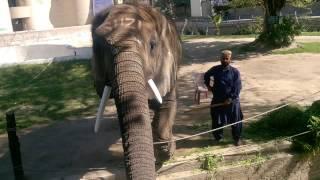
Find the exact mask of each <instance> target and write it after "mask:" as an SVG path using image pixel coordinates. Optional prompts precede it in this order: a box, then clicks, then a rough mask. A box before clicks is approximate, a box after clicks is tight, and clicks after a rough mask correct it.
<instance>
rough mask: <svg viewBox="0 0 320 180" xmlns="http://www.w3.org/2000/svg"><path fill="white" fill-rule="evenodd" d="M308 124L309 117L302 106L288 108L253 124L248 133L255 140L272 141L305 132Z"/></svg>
mask: <svg viewBox="0 0 320 180" xmlns="http://www.w3.org/2000/svg"><path fill="white" fill-rule="evenodd" d="M307 123H308V116H306V115H305V113H304V109H303V108H302V107H301V106H298V105H297V106H287V107H284V108H282V109H279V110H277V111H274V112H272V113H270V114H268V115H267V116H265V117H263V118H262V119H261V120H259V121H256V122H254V123H251V124H250V126H249V127H248V128H247V129H246V131H247V133H248V135H249V137H251V138H253V139H256V140H270V139H274V138H277V137H281V136H289V135H292V134H295V133H300V132H302V131H305V130H306V129H307Z"/></svg>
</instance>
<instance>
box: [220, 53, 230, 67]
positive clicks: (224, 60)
mask: <svg viewBox="0 0 320 180" xmlns="http://www.w3.org/2000/svg"><path fill="white" fill-rule="evenodd" d="M220 62H221V64H222V65H223V66H228V65H229V64H230V63H231V55H227V54H223V55H221V59H220Z"/></svg>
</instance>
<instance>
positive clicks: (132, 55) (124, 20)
mask: <svg viewBox="0 0 320 180" xmlns="http://www.w3.org/2000/svg"><path fill="white" fill-rule="evenodd" d="M92 38H93V54H94V56H93V58H92V70H93V75H94V81H95V88H96V90H97V93H98V95H99V96H100V97H101V96H102V92H103V88H104V86H105V85H109V86H111V87H112V97H113V98H114V99H115V103H116V107H117V112H118V117H119V123H120V129H121V135H122V142H123V149H124V156H125V165H126V172H127V178H128V179H137V180H142V179H155V157H156V158H157V161H159V162H162V161H163V160H166V159H168V158H170V156H171V155H172V153H173V151H174V150H175V144H174V143H167V144H163V145H157V146H156V147H155V148H154V147H153V141H165V140H170V139H172V125H173V121H174V119H175V114H176V106H177V102H176V88H175V85H176V80H177V70H178V62H179V61H180V59H181V44H180V40H179V36H178V33H177V31H176V28H175V25H174V23H172V22H171V21H168V20H167V19H166V17H164V16H163V15H161V14H160V13H159V12H158V11H157V10H156V9H152V8H150V7H146V6H140V5H139V6H137V5H135V6H132V5H116V6H114V7H112V8H111V9H107V10H106V11H105V12H102V13H101V14H99V15H97V16H96V17H95V18H94V21H93V23H92ZM149 79H153V80H154V82H155V84H156V85H157V87H158V89H159V91H160V94H161V96H162V97H163V103H162V104H159V103H158V102H157V101H156V100H155V96H154V93H153V92H152V90H151V88H150V87H149V85H148V84H147V81H148V80H149ZM154 150H155V152H154Z"/></svg>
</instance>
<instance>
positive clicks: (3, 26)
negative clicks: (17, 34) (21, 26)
mask: <svg viewBox="0 0 320 180" xmlns="http://www.w3.org/2000/svg"><path fill="white" fill-rule="evenodd" d="M0 17H1V18H0V34H1V33H9V32H12V24H11V17H10V11H9V6H8V1H7V0H5V1H4V0H1V1H0Z"/></svg>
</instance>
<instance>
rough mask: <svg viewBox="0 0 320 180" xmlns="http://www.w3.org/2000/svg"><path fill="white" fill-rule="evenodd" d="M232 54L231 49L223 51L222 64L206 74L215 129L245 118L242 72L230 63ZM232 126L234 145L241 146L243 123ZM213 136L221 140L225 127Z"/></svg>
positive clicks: (205, 79) (205, 78)
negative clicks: (242, 104) (242, 101)
mask: <svg viewBox="0 0 320 180" xmlns="http://www.w3.org/2000/svg"><path fill="white" fill-rule="evenodd" d="M231 56H232V52H231V51H229V50H225V51H222V53H221V59H220V62H221V65H217V66H214V67H212V68H211V69H209V70H208V71H207V72H206V73H205V74H204V81H205V84H206V85H207V87H208V89H209V90H211V91H212V94H213V98H212V101H211V109H210V110H211V118H212V128H213V129H215V128H219V127H222V126H224V125H226V124H231V123H234V122H238V121H241V120H242V119H243V114H242V112H241V108H240V101H239V94H240V90H241V87H242V86H241V79H240V73H239V71H238V70H237V69H236V68H234V67H232V66H231V65H230V63H231ZM231 127H232V136H233V140H234V145H236V146H239V145H240V137H241V130H242V123H238V124H235V125H233V126H231ZM213 136H214V138H215V140H216V141H218V142H219V141H220V140H221V139H222V138H223V129H221V130H218V131H214V132H213Z"/></svg>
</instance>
